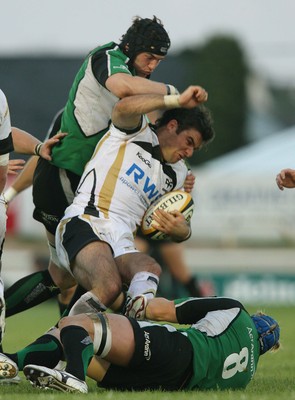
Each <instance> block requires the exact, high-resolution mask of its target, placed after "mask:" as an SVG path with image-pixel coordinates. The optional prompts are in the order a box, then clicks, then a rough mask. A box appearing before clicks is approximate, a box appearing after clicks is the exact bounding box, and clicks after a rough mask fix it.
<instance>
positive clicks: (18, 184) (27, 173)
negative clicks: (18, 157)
mask: <svg viewBox="0 0 295 400" xmlns="http://www.w3.org/2000/svg"><path fill="white" fill-rule="evenodd" d="M38 160H39V157H36V156H32V157H31V158H30V159H29V160H28V161H27V163H26V165H25V167H24V169H23V170H22V171H21V173H20V174H19V175H18V176H17V178H16V179H15V180H14V182H13V184H12V185H11V186H10V187H9V188H7V189H6V190H5V192H4V198H5V200H6V202H7V203H9V202H10V201H11V200H12V199H14V197H15V196H17V195H18V194H19V193H20V192H22V191H23V190H25V189H27V188H28V187H30V186H31V185H32V183H33V176H34V172H35V169H36V166H37V162H38Z"/></svg>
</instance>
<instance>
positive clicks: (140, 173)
mask: <svg viewBox="0 0 295 400" xmlns="http://www.w3.org/2000/svg"><path fill="white" fill-rule="evenodd" d="M126 175H127V176H129V177H130V178H131V179H133V181H134V182H135V183H136V184H137V185H139V184H141V185H143V187H142V190H143V191H144V193H145V194H146V195H147V197H148V199H149V200H152V199H153V200H156V199H157V198H158V197H160V196H161V193H160V192H159V190H157V189H156V185H155V184H154V183H152V182H151V178H150V177H149V176H147V174H146V172H145V171H144V170H143V169H142V168H140V166H139V165H137V164H135V163H133V164H132V165H131V167H130V168H129V169H128V170H127V171H126Z"/></svg>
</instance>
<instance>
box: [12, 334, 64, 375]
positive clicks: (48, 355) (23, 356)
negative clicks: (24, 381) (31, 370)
mask: <svg viewBox="0 0 295 400" xmlns="http://www.w3.org/2000/svg"><path fill="white" fill-rule="evenodd" d="M5 354H7V355H8V357H9V358H11V359H12V360H13V361H14V362H15V363H16V364H17V365H18V368H19V370H20V371H22V370H23V368H24V366H25V365H28V364H36V365H43V366H45V367H48V368H54V367H55V366H56V365H57V363H58V362H59V361H60V360H61V359H62V358H63V350H62V345H61V344H60V342H59V340H58V339H57V338H56V337H54V336H52V335H48V334H45V335H43V336H41V337H39V338H38V339H37V340H36V341H35V342H33V343H31V344H29V345H28V346H27V347H25V348H24V349H22V350H20V351H18V352H16V353H13V354H8V353H5Z"/></svg>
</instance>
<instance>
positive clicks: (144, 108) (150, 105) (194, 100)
mask: <svg viewBox="0 0 295 400" xmlns="http://www.w3.org/2000/svg"><path fill="white" fill-rule="evenodd" d="M207 98H208V94H207V92H206V91H205V90H204V89H203V88H201V87H200V86H190V87H188V88H187V89H186V90H185V91H184V92H183V93H181V94H180V95H160V94H142V95H135V96H129V97H125V98H124V99H121V100H119V101H118V102H117V103H116V104H115V106H114V108H113V112H112V122H113V124H114V125H115V126H117V127H119V128H121V129H132V128H136V127H137V126H138V125H139V123H140V121H141V116H142V115H143V114H147V113H149V112H151V111H155V110H158V109H164V110H168V109H171V108H177V107H184V108H193V107H196V106H198V105H199V104H201V103H203V102H204V101H207Z"/></svg>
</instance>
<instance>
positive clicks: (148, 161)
mask: <svg viewBox="0 0 295 400" xmlns="http://www.w3.org/2000/svg"><path fill="white" fill-rule="evenodd" d="M136 155H137V157H138V158H139V159H140V160H141V161H142V162H143V163H145V165H147V166H148V167H149V168H152V165H151V162H150V160H148V159H147V158H144V157H143V155H142V154H141V153H140V152H139V151H138V152H137V154H136Z"/></svg>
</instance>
